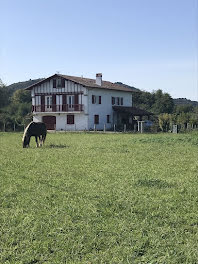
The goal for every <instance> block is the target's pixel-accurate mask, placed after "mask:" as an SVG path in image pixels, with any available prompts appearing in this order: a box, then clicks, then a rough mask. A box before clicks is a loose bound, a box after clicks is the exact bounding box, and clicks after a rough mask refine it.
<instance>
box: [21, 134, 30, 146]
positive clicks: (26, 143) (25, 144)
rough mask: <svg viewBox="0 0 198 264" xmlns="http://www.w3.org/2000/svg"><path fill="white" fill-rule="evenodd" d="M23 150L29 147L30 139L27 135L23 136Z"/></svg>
mask: <svg viewBox="0 0 198 264" xmlns="http://www.w3.org/2000/svg"><path fill="white" fill-rule="evenodd" d="M22 142H23V148H26V147H29V143H30V137H29V136H28V135H25V136H24V137H23V140H22Z"/></svg>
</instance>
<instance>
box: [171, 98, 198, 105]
mask: <svg viewBox="0 0 198 264" xmlns="http://www.w3.org/2000/svg"><path fill="white" fill-rule="evenodd" d="M173 100H174V104H175V105H186V104H188V105H189V104H190V105H193V106H198V102H197V101H191V100H189V99H186V98H175V99H173Z"/></svg>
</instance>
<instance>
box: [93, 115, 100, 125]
mask: <svg viewBox="0 0 198 264" xmlns="http://www.w3.org/2000/svg"><path fill="white" fill-rule="evenodd" d="M94 124H95V125H98V124H99V115H94Z"/></svg>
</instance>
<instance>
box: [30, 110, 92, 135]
mask: <svg viewBox="0 0 198 264" xmlns="http://www.w3.org/2000/svg"><path fill="white" fill-rule="evenodd" d="M68 114H73V113H68ZM52 115H53V116H56V130H57V131H61V130H66V131H75V130H88V115H85V114H83V113H82V114H81V113H80V114H74V124H72V125H70V124H67V114H52ZM43 116H46V114H37V115H34V116H33V121H34V122H42V121H43V120H42V118H43Z"/></svg>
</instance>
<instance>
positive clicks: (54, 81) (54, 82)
mask: <svg viewBox="0 0 198 264" xmlns="http://www.w3.org/2000/svg"><path fill="white" fill-rule="evenodd" d="M53 88H56V79H53Z"/></svg>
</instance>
